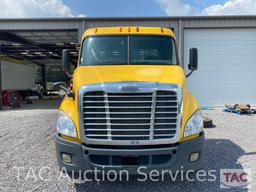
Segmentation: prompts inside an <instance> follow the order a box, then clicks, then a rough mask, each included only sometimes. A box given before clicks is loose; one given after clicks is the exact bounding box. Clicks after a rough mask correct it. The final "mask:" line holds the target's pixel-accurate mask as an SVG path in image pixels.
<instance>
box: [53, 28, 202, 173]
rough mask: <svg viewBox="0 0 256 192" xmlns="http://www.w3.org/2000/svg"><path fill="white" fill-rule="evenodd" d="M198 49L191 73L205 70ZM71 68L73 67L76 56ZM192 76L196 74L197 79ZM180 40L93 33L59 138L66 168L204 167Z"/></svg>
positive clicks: (123, 31)
mask: <svg viewBox="0 0 256 192" xmlns="http://www.w3.org/2000/svg"><path fill="white" fill-rule="evenodd" d="M197 57H198V56H197V49H196V48H191V49H190V58H189V61H190V63H189V66H188V68H189V69H190V70H191V72H193V71H194V70H197V65H198V64H197V63H198V61H197V60H198V58H197ZM62 60H63V67H64V69H65V70H67V69H69V68H70V63H71V62H70V59H69V52H68V50H63V55H62ZM191 72H190V73H189V74H188V75H190V74H191ZM188 75H185V73H184V70H183V68H182V66H181V65H180V62H179V57H178V52H177V48H176V42H175V35H174V33H173V31H172V30H170V29H167V28H160V27H106V28H93V29H88V30H87V31H85V33H84V35H83V37H82V43H81V50H80V55H79V59H78V63H77V66H76V68H75V70H74V73H73V75H72V86H71V88H67V87H65V86H64V85H63V84H62V83H56V84H55V86H60V87H61V88H63V89H64V90H65V91H66V93H67V95H66V97H65V98H64V99H63V101H62V103H61V106H60V110H59V117H58V121H57V131H56V137H55V141H56V152H57V159H58V164H59V167H60V168H63V167H64V168H65V169H66V170H67V171H68V172H72V171H74V172H78V171H79V170H81V171H85V170H92V169H95V168H98V169H111V170H120V169H125V170H128V171H130V172H133V173H134V172H135V173H136V171H137V169H138V168H139V167H141V166H144V167H146V168H147V170H148V171H150V170H152V169H157V170H163V169H168V170H179V169H183V170H185V171H186V170H198V169H201V168H202V162H203V161H202V160H203V149H204V143H205V142H204V141H205V139H204V133H203V120H202V116H201V112H200V109H199V105H198V102H197V101H196V99H195V98H194V96H193V95H192V94H191V93H190V92H189V91H188V89H187V86H186V76H188Z"/></svg>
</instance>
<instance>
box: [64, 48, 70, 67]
mask: <svg viewBox="0 0 256 192" xmlns="http://www.w3.org/2000/svg"><path fill="white" fill-rule="evenodd" d="M70 62H71V60H70V53H69V50H68V49H64V50H63V51H62V67H63V70H64V71H68V70H69V69H70Z"/></svg>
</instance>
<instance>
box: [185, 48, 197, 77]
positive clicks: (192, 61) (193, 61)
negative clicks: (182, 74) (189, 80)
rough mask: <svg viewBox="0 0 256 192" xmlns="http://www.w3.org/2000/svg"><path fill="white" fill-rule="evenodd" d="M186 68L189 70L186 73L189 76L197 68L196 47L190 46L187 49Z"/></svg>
mask: <svg viewBox="0 0 256 192" xmlns="http://www.w3.org/2000/svg"><path fill="white" fill-rule="evenodd" d="M188 69H189V70H190V72H189V73H188V74H187V75H186V77H189V76H190V75H191V74H192V73H193V72H194V71H196V70H197V69H198V50H197V48H191V49H190V50H189V64H188Z"/></svg>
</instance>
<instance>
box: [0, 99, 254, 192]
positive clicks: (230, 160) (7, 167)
mask: <svg viewBox="0 0 256 192" xmlns="http://www.w3.org/2000/svg"><path fill="white" fill-rule="evenodd" d="M57 106H58V102H56V101H44V102H43V103H35V104H32V105H27V106H26V107H24V108H23V109H21V110H8V111H7V110H6V111H0V191H112V192H115V191H132V192H133V191H134V192H135V191H140V192H142V191H147V192H148V191H178V190H179V191H190V192H191V191H219V190H220V188H219V185H220V184H219V178H218V179H217V180H216V181H214V182H212V181H208V182H200V181H195V182H189V181H181V180H178V181H175V182H172V181H171V180H170V179H168V178H167V179H166V180H165V181H163V182H162V181H159V182H153V181H146V182H138V181H137V178H135V177H132V178H131V179H130V181H129V182H126V181H121V182H120V181H117V182H111V181H104V182H96V181H94V182H86V183H84V184H73V183H72V182H71V181H69V179H68V178H62V179H60V180H59V179H58V178H59V176H60V172H59V171H58V168H57V163H56V158H55V146H54V140H53V134H54V129H55V124H56V118H57V112H58V111H57ZM34 108H36V109H34ZM203 113H204V115H206V116H207V117H210V118H212V119H213V121H214V124H215V127H214V128H209V129H205V133H206V151H205V157H206V158H205V164H204V169H205V170H216V171H217V173H218V172H219V170H220V169H222V168H226V169H234V168H249V169H251V170H252V172H253V173H256V170H255V169H256V151H255V149H256V145H255V135H256V115H254V116H239V115H236V114H230V113H224V112H222V111H221V110H210V111H203ZM17 167H19V170H20V172H19V177H18V170H17V169H18V168H17ZM41 167H44V169H42V171H41V172H40V168H41ZM40 175H41V177H42V178H46V179H49V180H48V181H42V180H40V177H39V176H40ZM216 175H217V176H218V175H219V174H216ZM255 175H256V174H253V181H254V182H253V181H252V191H256V180H255ZM236 191H238V190H236Z"/></svg>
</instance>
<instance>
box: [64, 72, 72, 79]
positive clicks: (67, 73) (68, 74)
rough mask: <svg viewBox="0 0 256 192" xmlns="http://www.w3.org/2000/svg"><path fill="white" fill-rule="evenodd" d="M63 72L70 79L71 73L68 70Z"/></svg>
mask: <svg viewBox="0 0 256 192" xmlns="http://www.w3.org/2000/svg"><path fill="white" fill-rule="evenodd" d="M65 73H66V75H67V76H68V78H70V79H71V78H72V75H71V74H70V73H69V72H67V71H65Z"/></svg>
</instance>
